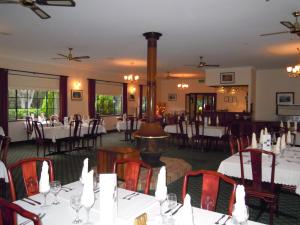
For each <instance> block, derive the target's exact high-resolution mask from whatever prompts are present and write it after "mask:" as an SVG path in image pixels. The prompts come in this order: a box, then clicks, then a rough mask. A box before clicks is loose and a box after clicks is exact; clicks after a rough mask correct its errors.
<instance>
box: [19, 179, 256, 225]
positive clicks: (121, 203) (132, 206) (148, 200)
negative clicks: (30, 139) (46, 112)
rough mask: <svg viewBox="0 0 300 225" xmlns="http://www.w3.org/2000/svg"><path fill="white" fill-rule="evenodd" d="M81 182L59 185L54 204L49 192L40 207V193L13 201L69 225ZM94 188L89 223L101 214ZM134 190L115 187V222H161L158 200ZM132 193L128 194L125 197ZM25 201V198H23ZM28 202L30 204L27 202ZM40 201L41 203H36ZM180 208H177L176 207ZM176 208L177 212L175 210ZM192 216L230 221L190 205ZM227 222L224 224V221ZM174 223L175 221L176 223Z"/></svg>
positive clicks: (207, 224)
mask: <svg viewBox="0 0 300 225" xmlns="http://www.w3.org/2000/svg"><path fill="white" fill-rule="evenodd" d="M82 188H83V186H82V184H81V183H80V182H78V181H77V182H73V183H70V184H67V185H65V186H63V187H62V189H61V191H60V192H59V194H58V199H59V201H60V203H59V204H58V205H53V204H52V202H53V201H54V196H53V195H52V194H48V196H47V205H48V206H46V207H41V205H40V204H42V203H43V195H42V194H36V195H33V196H31V197H30V198H31V199H33V200H29V199H20V200H17V201H15V202H14V203H15V204H17V205H19V206H21V207H23V208H24V209H26V210H28V211H30V212H32V213H35V214H38V215H43V217H42V219H41V221H42V223H43V225H53V224H57V225H67V224H72V221H73V220H74V219H75V211H74V210H73V209H72V208H71V206H70V199H71V196H72V195H78V194H79V195H80V193H81V192H82ZM97 192H98V190H97V189H96V191H95V202H94V205H93V207H92V209H91V210H90V222H92V223H93V224H95V225H98V224H99V218H100V217H101V212H100V209H99V208H100V203H99V202H100V201H101V199H100V195H99V192H98V193H97ZM133 194H134V192H132V191H129V190H126V189H122V188H118V190H117V195H118V196H117V199H118V200H117V217H116V218H115V225H134V220H135V218H136V217H138V216H140V215H142V214H143V213H147V218H148V219H147V225H160V224H162V223H161V220H162V219H161V218H162V217H161V211H162V210H161V208H160V204H159V202H158V201H157V200H156V199H155V197H154V196H151V195H145V194H142V193H136V194H135V195H133ZM129 195H131V196H133V197H127V198H126V196H129ZM23 200H25V201H23ZM28 202H30V203H28ZM37 202H39V203H40V204H38V203H37ZM178 208H179V210H177V209H178ZM181 209H182V208H181V204H177V206H176V207H175V208H174V209H172V210H171V211H170V215H171V214H173V213H174V215H173V218H174V219H175V221H177V220H178V219H179V218H180V217H181V216H182V210H181ZM176 210H177V211H176ZM192 211H193V219H194V224H195V225H211V224H215V222H216V221H218V220H219V224H220V225H225V224H227V225H228V224H229V222H230V217H229V216H228V215H224V214H221V213H218V212H212V211H208V210H205V209H200V208H196V207H193V208H192ZM79 218H80V219H81V220H83V223H84V222H85V221H86V218H87V214H86V211H85V210H84V208H81V209H80V211H79ZM227 219H228V220H227ZM27 221H28V220H27V219H26V218H23V217H22V216H20V215H18V225H24V223H26V224H28V225H32V224H33V223H32V222H28V223H27ZM225 221H228V222H227V223H224V222H225ZM176 225H177V224H176ZM248 225H262V224H261V223H258V222H254V221H248Z"/></svg>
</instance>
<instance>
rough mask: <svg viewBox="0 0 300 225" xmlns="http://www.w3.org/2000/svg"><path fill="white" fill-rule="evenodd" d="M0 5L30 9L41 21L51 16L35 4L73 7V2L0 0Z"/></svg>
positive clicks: (70, 0) (58, 0) (66, 0)
mask: <svg viewBox="0 0 300 225" xmlns="http://www.w3.org/2000/svg"><path fill="white" fill-rule="evenodd" d="M0 4H20V5H22V6H24V7H26V8H30V9H31V10H32V11H33V12H34V13H35V14H36V15H38V16H39V17H40V18H41V19H49V18H50V17H51V16H49V15H48V14H47V13H46V12H45V11H44V10H42V9H41V8H40V7H38V6H37V4H38V5H48V6H68V7H74V6H75V2H74V1H73V0H36V1H34V0H0Z"/></svg>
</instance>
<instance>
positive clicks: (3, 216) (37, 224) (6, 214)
mask: <svg viewBox="0 0 300 225" xmlns="http://www.w3.org/2000/svg"><path fill="white" fill-rule="evenodd" d="M16 214H19V215H21V216H23V217H25V218H27V219H29V220H31V221H32V222H33V224H34V225H42V223H41V221H40V219H39V217H38V216H37V215H36V214H33V213H32V212H29V211H27V210H25V209H23V208H22V207H20V206H18V205H16V204H14V203H10V202H7V201H5V200H4V199H2V198H0V225H17V220H16Z"/></svg>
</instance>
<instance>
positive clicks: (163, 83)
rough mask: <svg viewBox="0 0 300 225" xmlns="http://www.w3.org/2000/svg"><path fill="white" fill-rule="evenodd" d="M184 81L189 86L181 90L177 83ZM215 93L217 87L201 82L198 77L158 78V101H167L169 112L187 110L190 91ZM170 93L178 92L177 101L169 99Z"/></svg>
mask: <svg viewBox="0 0 300 225" xmlns="http://www.w3.org/2000/svg"><path fill="white" fill-rule="evenodd" d="M179 82H184V83H187V84H189V88H187V89H185V90H179V89H178V87H177V84H178V83H179ZM201 92H202V93H215V92H216V89H215V88H213V87H208V86H206V85H205V84H204V83H199V82H198V79H185V80H182V79H158V80H157V103H166V107H167V112H174V111H184V110H185V94H188V93H201ZM168 94H177V100H176V101H168Z"/></svg>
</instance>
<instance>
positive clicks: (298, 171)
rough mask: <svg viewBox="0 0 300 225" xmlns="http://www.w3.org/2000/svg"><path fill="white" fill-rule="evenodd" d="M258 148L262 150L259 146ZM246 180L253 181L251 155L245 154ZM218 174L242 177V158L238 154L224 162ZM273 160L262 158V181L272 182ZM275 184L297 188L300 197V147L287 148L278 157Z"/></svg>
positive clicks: (266, 157)
mask: <svg viewBox="0 0 300 225" xmlns="http://www.w3.org/2000/svg"><path fill="white" fill-rule="evenodd" d="M258 148H261V146H260V145H259V146H258ZM243 161H244V176H245V179H250V180H252V170H251V161H250V154H249V153H248V154H246V153H244V154H243ZM218 172H220V173H222V174H225V175H227V176H230V177H236V178H240V177H241V169H240V156H239V153H236V154H234V155H232V156H230V157H229V158H227V159H225V160H223V161H222V162H221V163H220V165H219V168H218ZM270 178H271V158H270V157H268V156H263V158H262V180H263V181H265V182H270ZM274 183H276V184H282V185H289V186H295V187H296V191H295V192H296V194H298V195H300V147H291V146H290V147H287V148H286V149H284V150H283V151H281V153H280V154H278V155H276V163H275V176H274Z"/></svg>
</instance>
